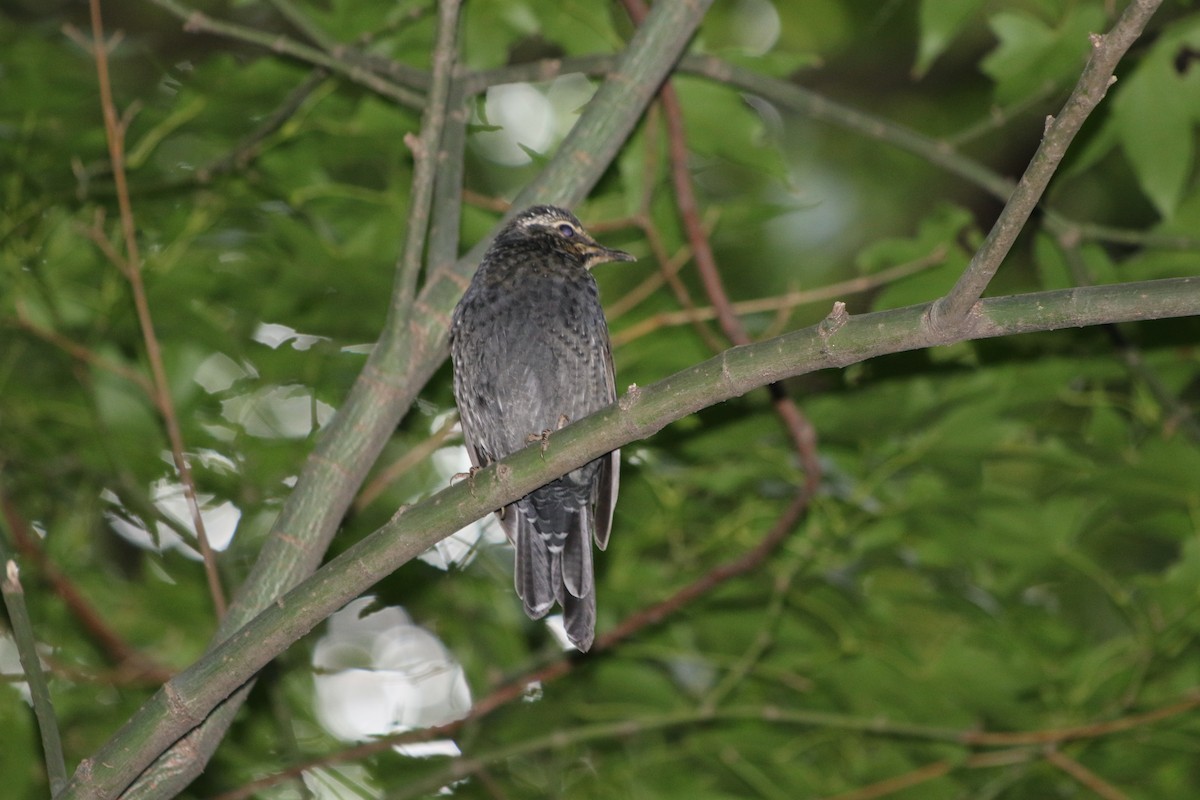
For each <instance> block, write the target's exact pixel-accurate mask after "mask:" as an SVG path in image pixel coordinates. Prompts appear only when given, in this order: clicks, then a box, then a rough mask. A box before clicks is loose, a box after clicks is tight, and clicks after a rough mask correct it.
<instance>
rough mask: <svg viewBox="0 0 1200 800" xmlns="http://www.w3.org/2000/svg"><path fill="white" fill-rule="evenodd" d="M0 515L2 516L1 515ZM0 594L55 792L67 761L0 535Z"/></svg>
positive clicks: (16, 575)
mask: <svg viewBox="0 0 1200 800" xmlns="http://www.w3.org/2000/svg"><path fill="white" fill-rule="evenodd" d="M0 519H2V518H0ZM0 562H3V563H0V569H3V571H4V573H3V575H0V594H3V595H4V607H5V608H6V609H7V610H8V620H9V622H10V623H11V625H12V636H13V641H14V642H15V643H16V646H17V656H18V658H19V659H20V661H21V670H22V671H23V672H24V673H25V680H26V682H27V683H28V684H29V695H30V700H31V701H32V702H33V713H34V716H36V717H37V722H38V731H39V733H40V734H41V737H42V753H43V755H44V756H45V760H46V773H47V774H48V775H49V776H50V793H51V794H54V793H56V792H57V791H58V790H59V789H61V788H62V787H63V786H65V785H66V783H67V765H66V762H65V761H64V759H63V749H62V736H61V735H60V733H59V730H58V719H57V718H56V717H55V715H54V704H53V702H52V701H51V699H50V685H49V684H48V683H47V682H46V673H45V672H44V671H43V670H42V663H41V660H40V659H39V658H38V652H37V639H36V637H35V636H34V635H33V624H32V623H31V622H30V620H29V609H28V608H27V607H26V605H25V590H24V589H23V588H22V587H21V579H20V572H19V570H18V569H17V562H16V561H14V560H13V559H12V553H10V552H9V549H8V545H7V544H6V543H5V542H4V539H3V537H0Z"/></svg>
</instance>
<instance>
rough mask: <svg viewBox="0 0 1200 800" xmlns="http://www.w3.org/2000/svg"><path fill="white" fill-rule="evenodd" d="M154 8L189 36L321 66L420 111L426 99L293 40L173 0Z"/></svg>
mask: <svg viewBox="0 0 1200 800" xmlns="http://www.w3.org/2000/svg"><path fill="white" fill-rule="evenodd" d="M151 2H152V3H154V4H155V5H156V6H159V7H160V8H163V9H166V10H167V11H169V12H170V13H171V14H173V15H175V17H176V18H178V19H180V20H182V21H183V29H184V30H185V31H187V32H188V33H210V34H213V35H217V36H224V37H226V38H229V39H233V40H235V41H239V42H246V43H248V44H254V45H258V46H259V47H262V48H264V49H267V50H270V51H272V52H275V53H280V54H282V55H285V56H288V57H290V58H294V59H296V60H297V61H302V62H305V63H308V64H311V65H313V66H314V67H324V68H325V69H327V70H329V71H330V72H333V73H335V74H338V75H341V76H342V77H344V78H346V79H347V80H350V81H352V82H353V83H357V84H359V85H361V86H365V87H366V88H368V89H370V90H371V91H373V92H375V93H377V94H379V95H381V96H383V97H387V98H390V99H392V100H395V101H396V102H397V103H400V104H401V105H404V106H408V107H409V108H422V107H423V106H424V105H425V99H424V98H423V97H422V96H421V95H420V94H419V93H417V92H414V91H413V90H411V89H408V88H405V87H403V86H400V85H399V84H396V83H393V82H392V81H389V80H386V79H384V78H381V77H380V76H379V75H378V74H376V73H375V72H372V71H371V70H369V69H366V68H364V67H361V66H356V65H354V64H351V63H348V62H347V61H345V60H343V59H339V58H335V57H334V56H331V55H329V54H327V53H323V52H322V51H320V50H317V49H316V48H313V47H308V46H307V45H303V44H300V43H299V42H297V41H296V40H294V39H291V38H289V37H287V36H282V35H280V34H275V33H267V32H266V31H260V30H257V29H255V28H248V27H246V26H244V25H237V24H235V23H232V22H224V21H222V20H217V19H213V18H212V17H210V16H208V15H207V14H205V13H204V12H202V11H197V10H195V9H192V8H188V7H187V6H185V5H183V4H182V3H179V2H176V0H151Z"/></svg>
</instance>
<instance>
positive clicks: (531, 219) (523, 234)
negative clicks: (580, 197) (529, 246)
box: [497, 206, 637, 269]
mask: <svg viewBox="0 0 1200 800" xmlns="http://www.w3.org/2000/svg"><path fill="white" fill-rule="evenodd" d="M508 237H515V238H522V239H528V240H532V241H536V242H538V243H540V244H542V245H543V246H545V247H547V248H549V249H550V250H552V251H554V252H563V253H569V254H571V255H574V256H576V257H577V258H579V259H581V260H582V261H583V266H584V267H585V268H587V269H591V268H592V267H594V266H596V265H597V264H604V263H606V262H609V261H636V260H637V259H635V258H634V257H633V256H631V255H630V254H629V253H626V252H625V251H624V250H616V249H614V248H612V247H605V246H604V245H602V244H600V243H599V242H597V241H596V240H595V239H593V238H592V237H591V236H590V235H589V234H588V232H587V231H585V230H584V229H583V225H582V224H581V223H580V222H579V220H577V219H576V218H575V215H574V214H572V213H571V212H570V211H567V210H565V209H562V208H558V207H557V206H532V207H531V208H527V209H525V210H524V211H522V212H521V213H520V214H518V215H517V216H515V217H513V220H512V222H510V223H508V226H507V227H506V228H505V229H504V230H503V231H502V232H501V233H500V236H498V237H497V240H498V241H499V240H500V239H505V238H508Z"/></svg>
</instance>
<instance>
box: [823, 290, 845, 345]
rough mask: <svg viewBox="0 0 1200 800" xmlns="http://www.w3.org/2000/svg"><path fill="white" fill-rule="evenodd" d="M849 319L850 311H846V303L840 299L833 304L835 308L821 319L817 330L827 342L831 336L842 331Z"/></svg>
mask: <svg viewBox="0 0 1200 800" xmlns="http://www.w3.org/2000/svg"><path fill="white" fill-rule="evenodd" d="M849 321H850V312H848V311H846V304H845V303H843V302H842V301H841V300H838V301H836V302H835V303H834V304H833V308H832V309H830V311H829V313H828V314H827V315H826V316H825V319H823V320H821V324H820V325H819V326H818V328H817V332H818V333H820V335H821V339H822V340H824V341H826V342H827V341H829V337H831V336H833V335H834V334H835V333H837V332H838V331H840V330H841V329H842V327H843V326H845V324H846V323H847V322H849Z"/></svg>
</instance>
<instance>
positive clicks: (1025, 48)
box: [980, 5, 1107, 105]
mask: <svg viewBox="0 0 1200 800" xmlns="http://www.w3.org/2000/svg"><path fill="white" fill-rule="evenodd" d="M989 24H990V25H991V28H992V32H993V33H994V34H995V35H996V39H997V40H998V44H997V45H996V49H995V50H993V51H992V52H991V53H990V54H989V55H988V56H987V57H986V58H984V59H983V61H982V62H981V63H980V67H981V68H982V70H983V71H984V73H985V74H987V75H988V76H990V77H991V78H992V80H993V81H994V82H995V84H996V87H995V96H996V102H998V103H1000V104H1001V105H1007V104H1009V103H1012V102H1015V101H1018V100H1020V99H1022V98H1023V97H1025V96H1027V95H1030V94H1034V93H1037V92H1040V91H1042V90H1043V89H1044V88H1045V86H1046V85H1047V84H1051V85H1055V86H1065V85H1068V84H1069V83H1072V82H1074V81H1075V79H1076V78H1077V77H1078V76H1079V71H1080V69H1081V68H1082V67H1083V64H1084V61H1085V59H1086V58H1087V56H1088V54H1089V53H1090V52H1091V41H1090V39H1089V38H1088V37H1089V34H1092V33H1099V32H1102V31H1103V30H1105V29H1106V28H1107V25H1106V20H1105V18H1104V12H1103V10H1101V9H1100V8H1099V7H1098V6H1094V5H1081V6H1076V7H1074V8H1072V9H1071V10H1069V11H1068V12H1067V13H1066V15H1065V16H1064V17H1063V18H1062V19H1060V20H1058V22H1057V24H1055V25H1049V24H1047V23H1045V22H1043V21H1042V20H1041V19H1038V18H1037V17H1035V16H1033V15H1031V14H1029V13H1026V12H1023V11H1002V12H999V13H997V14H995V15H993V16H992V17H991V19H990V20H989Z"/></svg>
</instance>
